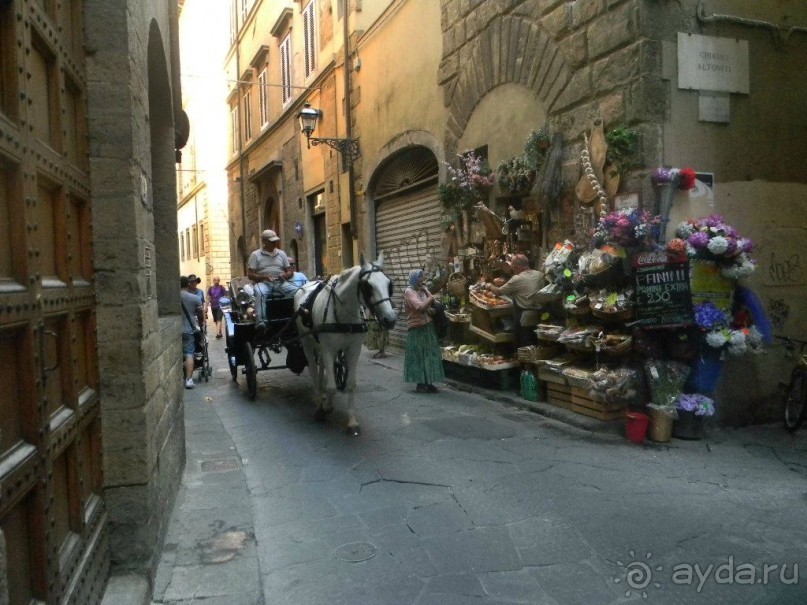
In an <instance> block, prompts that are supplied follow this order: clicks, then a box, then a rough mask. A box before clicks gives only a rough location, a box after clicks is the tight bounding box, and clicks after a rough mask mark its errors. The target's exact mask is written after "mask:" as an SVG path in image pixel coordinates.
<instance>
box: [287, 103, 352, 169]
mask: <svg viewBox="0 0 807 605" xmlns="http://www.w3.org/2000/svg"><path fill="white" fill-rule="evenodd" d="M297 117H298V118H299V120H300V132H302V133H303V134H304V135H305V138H306V140H307V145H308V148H309V149H311V145H314V146H315V147H316V146H317V145H319V144H320V143H323V144H325V145H327V146H328V147H332V148H333V149H336V150H337V151H338V152H339V153H341V154H342V164H343V165H344V166H345V167H348V166H350V165H351V164H353V162H354V161H355V160H356V159H357V158H358V157H359V155H360V151H359V141H358V140H356V139H333V138H330V139H329V138H318V137H312V136H311V135H312V134H313V133H314V129H315V128H316V127H317V121H318V120H319V119H320V118H321V117H322V110H320V109H315V108H314V107H311V103H305V104H304V105H303V108H302V109H301V110H300V113H299V114H298V116H297Z"/></svg>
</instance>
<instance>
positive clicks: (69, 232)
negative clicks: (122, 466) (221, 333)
mask: <svg viewBox="0 0 807 605" xmlns="http://www.w3.org/2000/svg"><path fill="white" fill-rule="evenodd" d="M82 7H83V2H81V0H58V1H57V0H0V368H3V372H4V376H5V377H6V380H5V381H4V385H3V393H2V395H0V490H2V491H1V493H0V530H2V532H3V538H4V540H5V550H6V553H5V554H6V569H5V570H0V572H2V573H5V574H6V575H7V581H8V592H9V594H8V598H9V600H10V603H11V604H12V605H17V604H25V605H28V604H29V603H31V602H32V601H36V602H45V603H57V602H58V603H63V602H66V603H81V604H84V603H97V602H100V598H101V596H102V593H103V589H104V586H105V583H106V578H107V575H108V555H107V553H108V549H107V539H106V512H105V506H104V502H103V500H102V486H103V480H102V472H101V438H100V435H101V426H100V425H101V421H100V410H99V398H98V392H97V389H98V376H97V367H98V364H97V357H96V345H95V342H96V336H95V309H94V298H95V297H94V291H93V268H92V267H93V265H92V249H91V232H90V226H91V220H90V199H91V196H90V179H89V162H88V155H87V142H86V141H87V124H86V109H85V90H86V76H85V70H84V61H83V56H84V50H83V15H82ZM0 600H2V595H0Z"/></svg>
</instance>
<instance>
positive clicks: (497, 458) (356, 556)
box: [153, 341, 807, 605]
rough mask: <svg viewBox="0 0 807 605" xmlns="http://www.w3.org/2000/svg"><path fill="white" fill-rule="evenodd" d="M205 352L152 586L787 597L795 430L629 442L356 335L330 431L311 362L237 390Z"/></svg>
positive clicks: (218, 349) (173, 593)
mask: <svg viewBox="0 0 807 605" xmlns="http://www.w3.org/2000/svg"><path fill="white" fill-rule="evenodd" d="M211 350H212V360H213V365H214V368H215V371H214V375H213V378H212V379H211V381H210V382H209V383H204V382H202V383H201V384H198V385H197V387H196V388H195V389H194V390H193V391H188V392H186V395H187V397H186V410H185V417H186V425H187V452H188V458H187V464H186V468H185V475H184V478H183V483H182V487H181V489H180V492H179V494H178V497H177V501H176V505H175V508H174V511H173V514H172V518H171V525H170V529H169V533H168V537H167V539H166V545H165V549H164V552H163V554H162V559H161V562H160V565H159V569H158V574H157V580H156V586H155V592H154V595H153V601H154V603H159V604H163V605H168V604H172V605H178V604H183V605H185V604H190V603H205V604H206V605H224V604H227V605H256V604H264V603H265V604H272V605H274V604H293V605H317V604H320V603H322V604H326V603H327V604H328V605H334V604H345V605H365V604H379V605H380V604H383V605H394V604H417V605H430V604H438V603H439V604H441V605H452V604H462V605H465V604H475V603H530V604H558V605H569V604H574V603H580V604H585V605H595V604H600V603H603V604H606V603H623V602H631V601H634V602H648V603H710V604H715V603H760V604H761V603H776V604H786V603H803V602H805V598H806V597H807V582H805V580H804V578H803V577H802V576H803V574H804V573H805V570H807V515H806V514H805V507H804V500H805V482H804V479H805V470H806V469H807V447H805V442H804V439H803V435H798V434H797V435H796V436H791V435H788V434H786V433H785V432H784V431H783V430H781V429H780V427H779V426H773V425H769V426H762V427H753V428H749V429H739V430H719V431H715V432H713V433H712V434H711V436H710V437H709V438H708V439H706V440H703V441H694V442H687V441H680V440H674V441H672V442H671V443H670V444H668V445H659V444H651V443H648V444H646V445H644V446H637V445H634V444H631V443H629V442H627V441H626V440H624V439H623V438H622V437H619V436H616V435H608V434H595V433H591V432H586V431H582V430H579V429H576V428H573V427H570V426H567V425H564V424H561V423H558V422H556V421H554V420H550V419H548V418H545V417H543V416H540V415H538V414H534V413H531V412H526V411H521V410H517V409H514V408H512V407H509V406H506V405H503V404H502V403H500V402H496V401H491V400H489V399H486V398H485V397H484V394H470V393H464V392H459V391H456V390H453V389H451V388H449V387H444V388H442V389H441V390H440V392H439V393H438V394H419V393H415V392H414V389H413V388H411V386H412V385H405V384H404V383H403V381H402V379H401V372H400V369H399V367H398V366H400V365H401V362H402V360H401V358H399V357H394V356H391V357H388V358H387V359H385V360H380V361H374V360H372V359H371V358H370V357H371V356H370V353H368V352H364V353H362V359H361V361H360V365H359V372H360V374H359V377H358V380H359V387H358V389H357V391H358V392H357V400H358V409H359V412H360V414H361V416H360V418H361V421H362V425H363V430H364V433H363V435H362V436H361V437H358V438H348V437H346V436H345V435H344V433H343V428H344V426H343V425H344V415H343V414H342V413H340V409H343V408H341V406H340V403H339V402H337V411H336V412H335V413H334V415H333V416H332V417H331V418H329V420H328V421H327V422H326V423H324V424H318V423H316V422H314V421H313V418H312V412H313V405H312V404H311V402H310V401H309V399H310V379H309V377H308V375H307V371H306V372H304V373H303V374H302V375H300V376H295V375H294V374H292V373H291V372H290V371H288V370H279V371H272V372H262V373H260V374H259V375H258V380H259V392H258V397H257V400H256V401H255V402H251V401H250V400H249V399H248V397H247V396H246V393H245V387H244V380H243V377H240V380H239V383H238V384H236V383H233V382H232V381H231V380H230V374H229V370H228V369H227V366H226V362H225V359H224V354H223V345H222V344H220V341H218V342H216V341H214V342H213V344H212V346H211ZM766 570H767V571H766ZM799 574H801V575H799Z"/></svg>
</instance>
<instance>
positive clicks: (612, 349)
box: [600, 336, 633, 357]
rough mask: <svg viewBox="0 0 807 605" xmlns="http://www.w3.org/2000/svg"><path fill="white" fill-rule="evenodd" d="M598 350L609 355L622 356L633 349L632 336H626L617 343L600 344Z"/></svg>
mask: <svg viewBox="0 0 807 605" xmlns="http://www.w3.org/2000/svg"><path fill="white" fill-rule="evenodd" d="M600 350H601V351H602V352H603V353H605V354H606V355H608V356H609V357H624V356H625V355H629V354H630V352H631V351H633V337H632V336H628V337H627V338H625V339H624V340H623V341H622V342H620V343H619V344H615V345H612V346H607V345H602V347H601V348H600Z"/></svg>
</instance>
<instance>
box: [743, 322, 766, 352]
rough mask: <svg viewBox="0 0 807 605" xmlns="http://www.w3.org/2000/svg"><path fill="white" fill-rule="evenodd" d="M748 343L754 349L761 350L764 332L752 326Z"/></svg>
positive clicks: (747, 338)
mask: <svg viewBox="0 0 807 605" xmlns="http://www.w3.org/2000/svg"><path fill="white" fill-rule="evenodd" d="M746 342H748V346H750V347H751V348H752V349H760V348H761V347H762V332H760V331H759V330H758V329H757V327H756V326H751V329H750V330H749V331H748V336H746Z"/></svg>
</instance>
